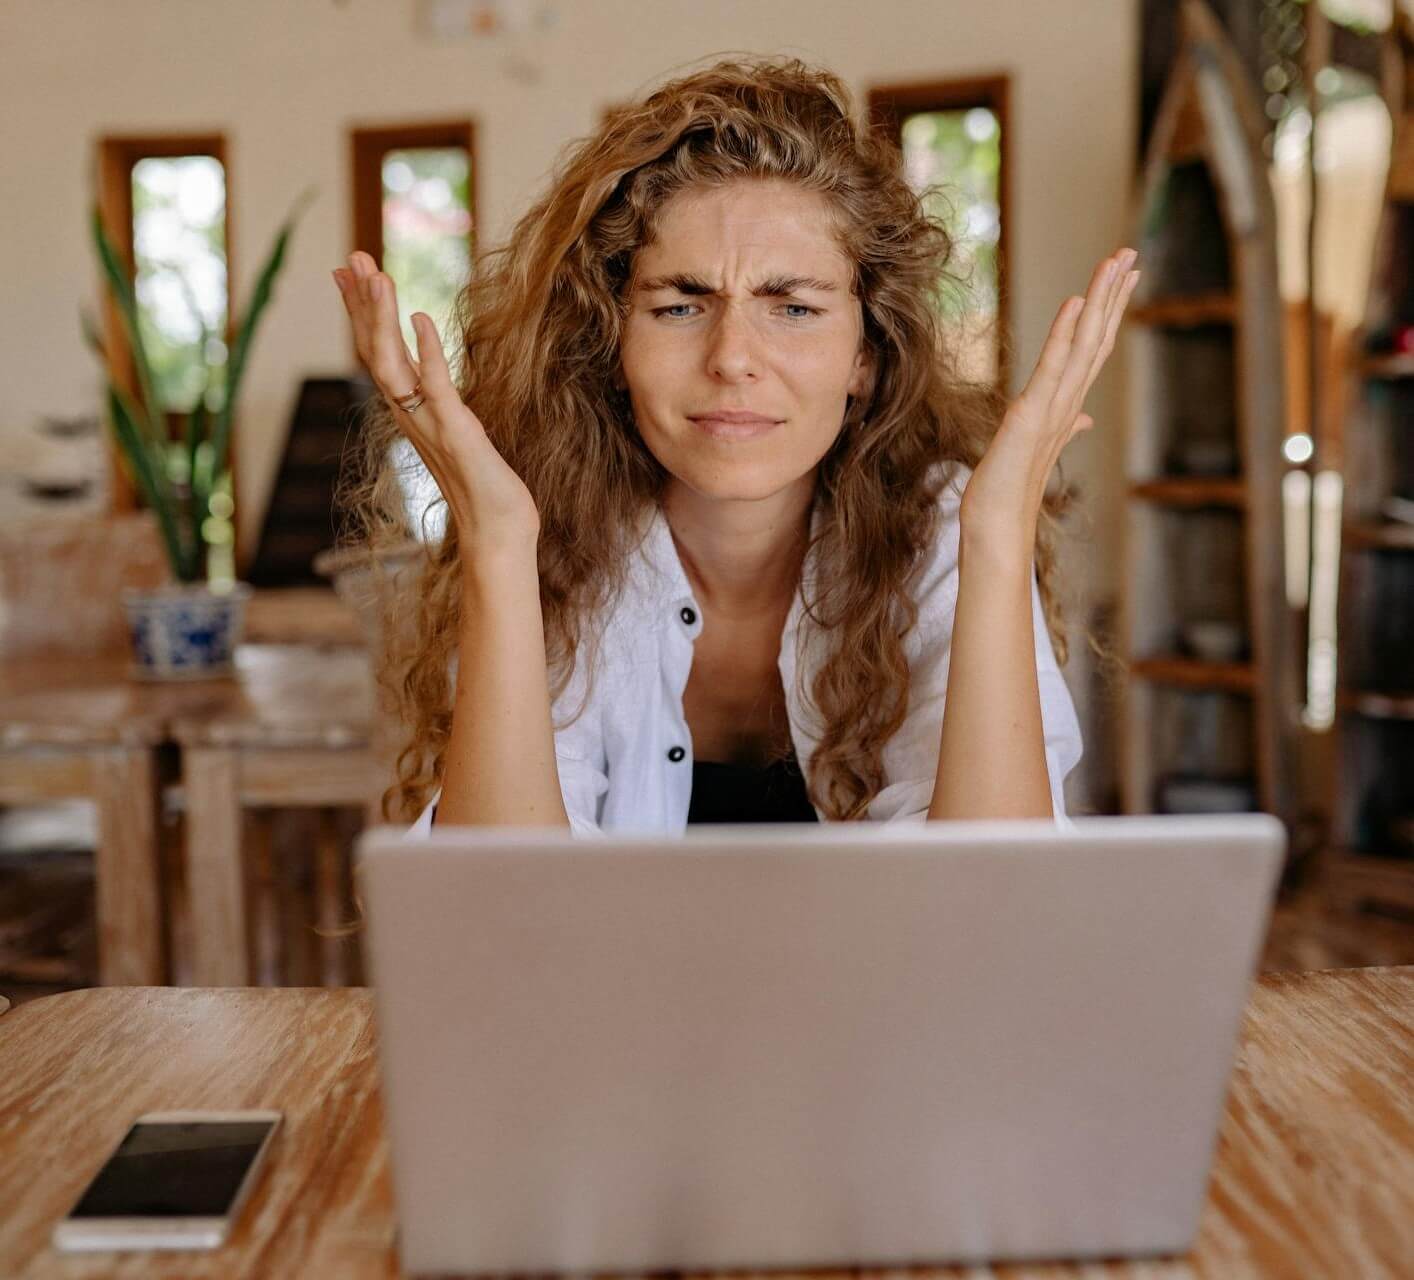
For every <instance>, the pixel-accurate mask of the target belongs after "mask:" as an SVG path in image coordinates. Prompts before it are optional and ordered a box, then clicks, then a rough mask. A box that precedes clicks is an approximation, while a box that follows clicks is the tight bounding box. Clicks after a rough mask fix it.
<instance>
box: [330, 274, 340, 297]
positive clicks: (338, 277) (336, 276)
mask: <svg viewBox="0 0 1414 1280" xmlns="http://www.w3.org/2000/svg"><path fill="white" fill-rule="evenodd" d="M329 274H330V275H331V276H333V277H334V283H335V284H336V285H338V286H339V292H340V293H343V291H344V282H343V280H342V279H341V278H340V276H339V273H338V272H337V271H331V272H330V273H329Z"/></svg>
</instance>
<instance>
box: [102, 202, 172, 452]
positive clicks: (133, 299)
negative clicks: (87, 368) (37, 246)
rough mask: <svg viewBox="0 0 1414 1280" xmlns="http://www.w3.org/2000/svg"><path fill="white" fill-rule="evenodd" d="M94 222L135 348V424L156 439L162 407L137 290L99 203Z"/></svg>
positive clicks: (104, 262)
mask: <svg viewBox="0 0 1414 1280" xmlns="http://www.w3.org/2000/svg"><path fill="white" fill-rule="evenodd" d="M91 226H92V230H93V242H94V246H95V248H96V249H97V250H98V260H99V262H100V263H101V264H102V267H103V274H104V276H105V277H106V279H107V281H108V289H109V292H110V293H111V294H112V295H113V298H114V300H115V301H116V302H117V304H118V314H119V315H120V316H121V317H122V320H123V330H124V332H125V333H126V334H127V337H128V344H129V346H130V347H131V348H132V353H133V362H134V364H136V366H137V380H138V391H139V396H140V399H141V404H140V405H138V406H134V407H136V408H137V409H138V410H139V415H138V417H137V419H136V420H135V422H134V426H135V427H138V428H139V429H140V430H141V434H142V435H144V436H145V437H146V438H147V439H148V440H149V441H153V442H155V441H158V440H160V439H162V438H163V435H164V431H163V426H162V410H161V406H159V405H158V403H157V396H156V393H155V392H154V391H153V381H152V366H151V364H149V362H148V359H147V348H146V347H145V346H144V345H143V341H142V332H141V330H140V329H139V328H138V320H137V294H136V293H135V292H134V290H133V282H132V281H131V280H129V279H128V273H127V271H126V270H124V268H123V264H122V262H121V261H120V260H119V258H118V251H117V249H116V248H114V246H113V242H112V241H111V240H110V239H109V238H108V232H107V230H106V229H105V228H104V226H103V214H102V213H101V212H100V211H99V208H98V206H97V205H96V204H95V205H94V206H93V213H92V219H91ZM109 372H110V374H111V373H112V372H114V370H112V369H110V370H109ZM130 403H131V402H130Z"/></svg>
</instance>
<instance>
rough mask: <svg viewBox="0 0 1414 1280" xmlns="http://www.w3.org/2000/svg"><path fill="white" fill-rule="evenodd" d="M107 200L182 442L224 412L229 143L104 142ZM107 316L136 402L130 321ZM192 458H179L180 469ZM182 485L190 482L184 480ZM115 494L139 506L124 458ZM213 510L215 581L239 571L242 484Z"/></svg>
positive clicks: (216, 138) (161, 396)
mask: <svg viewBox="0 0 1414 1280" xmlns="http://www.w3.org/2000/svg"><path fill="white" fill-rule="evenodd" d="M98 200H99V207H100V210H101V212H102V215H103V220H104V224H105V226H106V227H107V229H108V233H109V235H110V236H111V237H112V238H113V241H114V244H115V246H116V248H117V251H118V254H119V256H120V257H121V259H122V260H123V261H124V262H125V263H126V265H127V267H128V270H129V272H130V273H131V275H132V278H133V283H134V290H135V293H136V296H137V312H138V331H139V333H140V334H141V336H142V345H143V349H144V350H145V351H146V352H147V358H148V363H149V364H150V365H151V367H152V374H153V394H154V397H155V398H156V400H157V402H158V405H159V406H160V407H161V409H162V410H163V411H164V412H165V414H166V417H167V424H168V430H169V434H170V435H171V436H172V437H173V439H177V438H178V424H179V422H180V421H182V420H183V419H184V418H185V415H186V414H188V413H189V412H190V411H191V410H192V408H193V407H195V405H196V403H197V401H198V399H201V398H204V399H205V401H206V404H207V407H208V408H212V409H214V408H216V407H217V406H219V405H220V403H221V399H222V397H223V396H224V394H225V373H226V357H227V350H228V344H229V341H230V337H231V333H230V326H231V317H230V302H229V284H228V281H229V279H230V228H229V221H228V202H227V192H226V144H225V139H224V138H223V137H221V136H220V135H199V136H171V135H167V136H156V137H109V138H103V139H100V141H99V192H98ZM104 315H105V328H106V332H105V340H106V342H107V345H108V350H109V352H110V353H111V354H112V357H113V362H114V368H113V371H112V372H113V377H114V379H115V380H116V381H117V382H118V384H119V385H120V386H122V387H123V388H124V389H125V390H126V391H128V392H130V393H132V394H136V391H137V386H138V378H137V367H136V364H135V361H134V358H133V353H132V350H131V349H130V347H129V345H128V342H127V339H126V335H125V334H124V331H123V328H122V324H121V321H120V320H119V318H118V316H117V314H116V312H115V311H113V310H112V309H111V308H109V307H107V306H105V308H104ZM208 371H209V377H208ZM183 456H184V455H183V454H182V451H181V450H175V451H174V453H173V463H174V465H175V464H176V462H178V461H179V460H180V459H181V458H182V457H183ZM173 478H174V479H175V480H176V481H177V482H178V483H179V484H180V483H184V482H185V477H184V476H174V477H173ZM113 495H114V500H113V505H114V508H115V509H116V510H120V511H121V510H131V509H132V508H133V507H135V506H136V505H137V499H136V495H135V494H134V492H133V489H132V486H131V484H130V483H129V481H128V479H127V473H126V471H125V470H124V469H123V467H122V466H121V464H120V463H119V462H118V459H117V457H116V455H115V456H114V459H113ZM212 510H213V516H212V520H213V525H214V526H220V527H219V528H215V527H213V528H212V529H209V530H208V531H207V536H208V538H209V539H210V540H211V541H212V542H213V543H214V544H215V549H214V550H213V553H212V556H213V562H212V563H211V564H209V565H208V572H210V573H211V574H212V575H213V576H216V577H221V576H223V575H224V576H229V572H228V571H229V570H230V569H231V568H232V566H231V565H230V564H229V563H227V562H228V561H229V559H230V555H231V553H232V551H233V548H234V540H235V537H234V528H233V526H232V524H231V518H232V516H233V515H234V511H235V494H234V478H233V477H228V478H227V480H226V481H225V482H224V483H223V484H221V485H220V486H218V488H217V489H216V491H215V493H214V494H213V501H212ZM222 530H224V532H225V537H224V538H223V537H222V536H221V535H222ZM223 566H224V567H223Z"/></svg>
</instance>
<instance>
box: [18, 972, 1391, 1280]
mask: <svg viewBox="0 0 1414 1280" xmlns="http://www.w3.org/2000/svg"><path fill="white" fill-rule="evenodd" d="M1411 1082H1414V967H1410V968H1399V969H1356V970H1335V971H1329V972H1321V973H1281V974H1269V975H1265V976H1264V977H1262V978H1261V979H1260V980H1259V981H1258V983H1257V984H1256V986H1255V987H1254V989H1253V992H1252V998H1251V1001H1250V1004H1249V1007H1248V1012H1247V1018H1246V1022H1245V1025H1244V1029H1243V1035H1242V1041H1241V1046H1240V1050H1239V1054H1238V1060H1237V1064H1236V1069H1235V1072H1234V1075H1233V1081H1232V1091H1231V1096H1230V1098H1229V1103H1228V1108H1227V1113H1226V1117H1225V1119H1224V1122H1223V1127H1222V1131H1221V1134H1220V1138H1219V1143H1218V1149H1217V1156H1216V1161H1215V1165H1214V1170H1213V1177H1212V1182H1211V1185H1210V1189H1209V1196H1208V1204H1207V1207H1206V1209H1205V1212H1204V1216H1203V1219H1202V1223H1201V1226H1200V1230H1199V1236H1198V1240H1197V1242H1196V1246H1195V1248H1194V1250H1193V1252H1192V1253H1191V1254H1189V1255H1188V1256H1187V1257H1185V1258H1180V1259H1156V1260H1151V1261H1133V1262H1116V1263H1105V1264H1095V1263H1091V1264H1063V1263H1062V1264H1054V1265H1025V1266H998V1267H995V1268H987V1267H970V1268H937V1269H932V1270H929V1271H926V1272H925V1271H918V1272H910V1273H907V1274H911V1275H925V1276H930V1277H931V1276H936V1277H968V1280H987V1278H988V1277H993V1276H995V1277H998V1278H1006V1280H1060V1278H1061V1277H1086V1278H1090V1280H1100V1278H1101V1277H1104V1278H1118V1277H1126V1278H1128V1280H1140V1278H1141V1277H1142V1278H1143V1280H1177V1278H1178V1277H1199V1278H1204V1280H1206V1278H1212V1280H1246V1278H1247V1277H1303V1278H1305V1277H1311V1278H1313V1280H1314V1278H1319V1277H1331V1278H1332V1280H1336V1278H1339V1280H1345V1278H1347V1277H1349V1278H1352V1280H1354V1278H1359V1280H1407V1277H1409V1275H1410V1274H1411V1269H1410V1260H1411V1259H1414V1100H1411V1094H1414V1090H1411ZM176 1107H212V1108H215V1107H220V1108H236V1107H276V1108H279V1109H281V1110H282V1111H284V1112H285V1117H286V1123H285V1126H284V1131H283V1132H282V1134H281V1135H280V1137H279V1138H278V1139H277V1146H276V1148H275V1150H274V1151H273V1152H272V1158H271V1162H270V1165H269V1168H268V1170H267V1173H266V1175H265V1177H264V1179H263V1181H262V1183H261V1185H260V1186H259V1187H258V1188H257V1190H256V1193H255V1195H254V1196H253V1198H252V1200H251V1201H250V1203H249V1204H248V1206H247V1210H246V1213H245V1215H244V1216H243V1218H242V1221H241V1222H240V1224H239V1225H238V1228H237V1230H236V1232H235V1234H234V1236H233V1238H232V1240H231V1242H230V1243H229V1244H228V1245H227V1246H226V1247H225V1248H224V1249H221V1250H219V1251H216V1252H213V1253H209V1254H204V1255H203V1254H198V1253H186V1254H168V1255H165V1256H164V1255H162V1254H160V1253H159V1254H131V1255H121V1254H92V1255H87V1256H85V1255H61V1254H56V1253H55V1252H53V1250H52V1249H50V1247H49V1244H48V1241H49V1233H50V1231H51V1229H52V1228H53V1225H54V1223H55V1221H57V1219H58V1218H59V1217H60V1216H61V1215H62V1214H63V1213H65V1212H66V1211H67V1210H68V1208H69V1207H70V1206H71V1205H72V1204H73V1202H74V1200H75V1199H76V1198H77V1197H78V1195H79V1193H80V1191H81V1190H82V1189H83V1186H84V1185H85V1184H86V1182H87V1181H88V1179H89V1178H90V1177H91V1176H92V1174H93V1172H94V1171H95V1170H96V1169H97V1167H98V1165H99V1164H100V1163H101V1161H102V1159H103V1157H104V1156H105V1155H106V1154H107V1152H108V1151H109V1150H110V1149H111V1148H112V1146H113V1144H114V1143H116V1141H117V1140H118V1138H119V1137H120V1136H121V1135H122V1133H123V1131H124V1130H125V1128H126V1126H127V1124H128V1122H129V1121H130V1120H131V1119H132V1118H133V1117H134V1116H136V1115H137V1114H138V1113H140V1112H142V1111H145V1110H153V1109H157V1108H176ZM0 1206H4V1211H3V1212H2V1213H0V1275H3V1276H5V1277H11V1276H14V1277H37V1278H42V1277H96V1276H113V1277H139V1276H141V1277H154V1278H158V1280H160V1278H161V1277H169V1276H184V1277H207V1276H238V1277H262V1278H264V1277H287V1276H288V1277H295V1276H299V1277H312V1278H313V1277H317V1278H319V1280H323V1278H324V1277H331V1278H342V1277H349V1278H350V1280H362V1278H363V1277H374V1276H380V1277H381V1276H397V1275H400V1274H401V1272H400V1271H399V1268H398V1263H397V1256H396V1252H395V1248H394V1218H393V1204H392V1195H391V1183H390V1180H389V1170H388V1153H387V1148H386V1145H385V1140H384V1134H383V1112H382V1105H381V1100H380V1097H379V1092H378V1071H377V1057H376V1044H375V1039H374V1028H373V1009H372V1001H371V996H370V993H369V992H367V991H365V990H357V989H345V990H337V991H328V990H317V989H273V990H265V989H247V990H221V991H215V990H177V989H174V988H127V989H94V990H88V991H80V992H72V993H68V994H65V995H61V996H54V997H50V998H48V999H45V1000H39V1001H35V1002H33V1003H30V1004H25V1005H22V1006H20V1007H19V1008H18V1009H15V1010H12V1011H11V1012H9V1013H7V1014H5V1015H4V1016H3V1017H0ZM773 1274H775V1275H780V1274H782V1273H773ZM817 1274H818V1273H817ZM841 1274H850V1275H863V1276H886V1275H888V1276H897V1275H903V1274H905V1273H903V1272H899V1271H880V1270H873V1271H862V1272H852V1273H841Z"/></svg>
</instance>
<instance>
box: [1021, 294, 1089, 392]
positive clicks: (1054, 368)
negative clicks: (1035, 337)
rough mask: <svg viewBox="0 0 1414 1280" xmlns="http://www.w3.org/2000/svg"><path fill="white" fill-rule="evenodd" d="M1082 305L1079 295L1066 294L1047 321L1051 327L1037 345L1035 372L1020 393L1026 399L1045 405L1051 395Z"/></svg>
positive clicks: (1071, 341)
mask: <svg viewBox="0 0 1414 1280" xmlns="http://www.w3.org/2000/svg"><path fill="white" fill-rule="evenodd" d="M1084 305H1085V300H1084V299H1083V298H1067V299H1066V300H1065V302H1064V303H1062V304H1061V309H1060V310H1059V311H1058V312H1057V313H1056V318H1055V319H1054V320H1053V321H1052V322H1051V331H1050V333H1049V334H1047V335H1046V343H1045V345H1044V346H1043V347H1042V348H1041V356H1040V359H1039V360H1037V362H1036V369H1035V372H1033V373H1032V375H1031V377H1030V379H1029V380H1028V381H1027V383H1026V387H1025V389H1024V390H1023V391H1022V393H1021V394H1022V395H1023V396H1024V397H1025V398H1026V399H1027V400H1029V401H1033V402H1035V403H1036V404H1040V405H1048V404H1050V402H1051V400H1052V399H1053V398H1054V397H1055V393H1056V388H1057V386H1059V385H1060V379H1061V375H1062V374H1063V373H1064V372H1065V367H1066V363H1067V361H1068V360H1069V359H1070V348H1071V344H1072V343H1073V342H1074V340H1075V326H1076V323H1077V322H1078V321H1079V319H1080V311H1081V308H1082V307H1083V306H1084Z"/></svg>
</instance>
